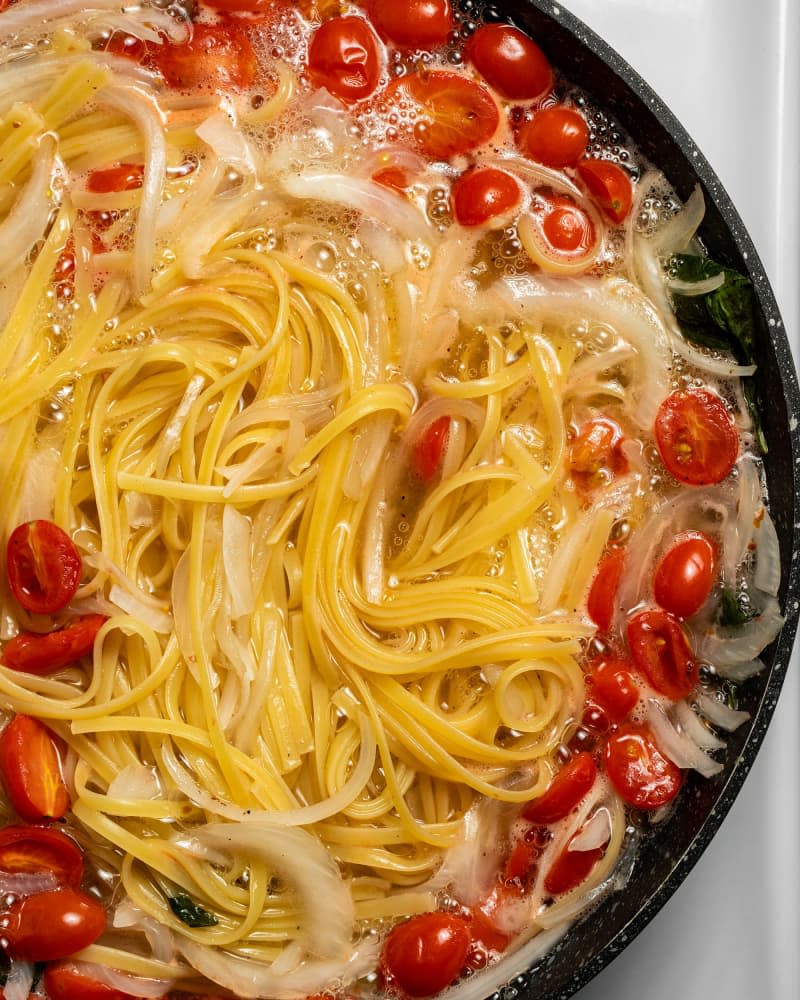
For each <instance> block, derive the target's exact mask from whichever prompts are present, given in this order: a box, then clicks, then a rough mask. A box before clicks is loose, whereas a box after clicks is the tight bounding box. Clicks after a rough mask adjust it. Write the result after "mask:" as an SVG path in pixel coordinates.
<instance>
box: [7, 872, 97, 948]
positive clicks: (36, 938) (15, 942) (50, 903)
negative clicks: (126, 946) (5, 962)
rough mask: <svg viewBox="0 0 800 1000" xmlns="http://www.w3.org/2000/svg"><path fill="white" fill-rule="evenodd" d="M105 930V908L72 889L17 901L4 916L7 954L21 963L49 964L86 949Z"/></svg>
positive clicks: (58, 890) (54, 891)
mask: <svg viewBox="0 0 800 1000" xmlns="http://www.w3.org/2000/svg"><path fill="white" fill-rule="evenodd" d="M105 928H106V911H105V908H104V907H102V906H101V905H100V903H98V902H97V900H96V899H93V898H92V897H91V896H87V895H86V894H85V893H83V892H76V890H75V889H53V890H52V891H51V892H37V893H36V895H35V896H28V898H27V899H21V900H18V901H17V902H16V903H14V904H13V905H12V906H11V907H10V908H9V909H8V911H7V912H6V926H5V928H4V930H3V936H4V937H5V938H6V941H7V945H6V951H7V953H8V955H9V956H10V957H11V958H19V959H21V960H22V961H23V962H51V961H55V960H57V959H60V958H68V957H69V956H70V955H74V954H75V952H76V951H80V950H81V949H82V948H88V947H89V945H90V944H93V943H94V942H95V941H96V940H97V939H98V938H99V937H100V935H101V934H102V933H103V931H104V930H105Z"/></svg>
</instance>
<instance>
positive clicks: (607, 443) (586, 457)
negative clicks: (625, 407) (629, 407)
mask: <svg viewBox="0 0 800 1000" xmlns="http://www.w3.org/2000/svg"><path fill="white" fill-rule="evenodd" d="M624 442H625V436H624V434H623V433H622V428H621V427H620V426H619V424H618V423H617V422H616V421H615V420H611V419H610V418H609V417H593V418H592V419H591V420H587V421H586V423H584V424H582V425H581V427H580V429H579V430H578V433H577V435H576V436H575V439H574V440H573V442H572V444H571V445H570V448H569V472H570V477H571V478H572V481H573V482H574V483H575V485H576V486H577V487H578V489H579V490H580V491H581V492H583V493H591V492H592V491H593V490H595V489H598V488H601V487H603V486H607V485H608V484H609V483H610V482H611V480H612V479H613V478H614V477H615V476H624V475H625V474H626V473H627V472H628V468H629V464H628V459H627V458H626V456H625V452H624V449H623V445H624Z"/></svg>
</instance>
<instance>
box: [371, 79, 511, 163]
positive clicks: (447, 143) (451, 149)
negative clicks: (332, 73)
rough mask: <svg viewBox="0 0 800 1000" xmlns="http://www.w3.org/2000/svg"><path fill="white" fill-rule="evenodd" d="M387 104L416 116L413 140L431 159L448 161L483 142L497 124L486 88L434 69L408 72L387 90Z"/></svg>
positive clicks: (491, 134)
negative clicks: (400, 106) (401, 108)
mask: <svg viewBox="0 0 800 1000" xmlns="http://www.w3.org/2000/svg"><path fill="white" fill-rule="evenodd" d="M387 97H388V99H389V103H390V104H395V105H397V104H399V105H405V106H406V107H407V109H408V110H410V111H412V112H413V113H415V114H416V123H415V125H414V133H413V134H414V141H415V143H416V145H417V147H418V148H419V150H420V152H422V153H423V154H424V155H425V156H427V157H429V158H430V159H432V160H448V159H450V157H452V156H458V155H460V154H462V153H470V152H472V150H474V149H477V148H478V147H479V146H482V145H484V143H487V142H488V141H489V140H490V139H491V138H492V136H493V135H494V134H495V132H496V131H497V128H498V126H499V124H500V112H499V110H498V107H497V104H496V103H495V100H494V98H493V97H492V95H491V94H490V93H489V91H488V89H487V88H486V87H484V86H483V85H482V84H480V83H477V82H476V81H475V80H470V79H469V78H467V77H464V76H461V75H460V74H458V73H451V72H449V71H448V70H434V71H431V72H425V73H422V72H420V73H409V74H408V76H403V77H400V78H399V79H398V80H394V81H393V82H392V83H391V84H390V85H389V87H388V88H387Z"/></svg>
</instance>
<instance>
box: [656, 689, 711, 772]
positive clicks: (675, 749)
mask: <svg viewBox="0 0 800 1000" xmlns="http://www.w3.org/2000/svg"><path fill="white" fill-rule="evenodd" d="M647 721H648V722H649V723H650V728H651V729H652V730H653V735H654V736H655V739H656V743H657V744H658V746H659V749H660V750H661V751H662V753H664V755H665V756H667V757H669V759H670V760H671V761H672V763H673V764H676V765H677V766H678V767H680V768H684V769H689V768H692V769H694V770H695V771H699V773H700V774H702V775H703V777H704V778H712V777H713V776H714V775H715V774H719V772H720V771H721V770H722V764H720V763H719V761H716V760H712V759H711V758H710V757H709V756H708V755H707V754H706V753H704V752H703V750H701V749H700V747H699V746H698V745H697V744H696V743H695V742H694V740H693V739H691V737H690V736H689V735H688V733H685V732H679V731H678V730H677V729H676V728H675V726H673V724H672V722H670V720H669V718H668V716H667V713H666V710H665V708H664V706H663V705H662V704H661V702H660V701H658V700H657V699H656V698H648V700H647Z"/></svg>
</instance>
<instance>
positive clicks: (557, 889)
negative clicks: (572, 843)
mask: <svg viewBox="0 0 800 1000" xmlns="http://www.w3.org/2000/svg"><path fill="white" fill-rule="evenodd" d="M604 851H605V848H604V847H594V848H592V849H591V850H590V851H571V850H570V849H569V844H568V845H567V846H566V847H565V848H564V850H563V851H562V852H561V854H559V856H558V857H557V858H556V860H555V861H554V862H553V866H552V868H551V869H550V871H549V872H548V873H547V875H545V879H544V887H545V890H546V891H547V892H549V893H550V894H551V895H553V896H558V895H559V894H560V893H563V892H569V891H570V889H574V888H575V887H576V886H579V885H580V884H581V882H585V881H586V879H587V878H588V877H589V874H590V872H591V870H592V868H594V866H595V865H596V864H597V862H598V861H599V860H600V858H602V856H603V853H604Z"/></svg>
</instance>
